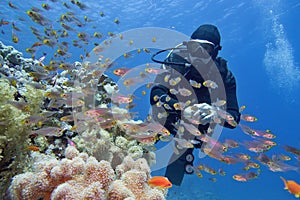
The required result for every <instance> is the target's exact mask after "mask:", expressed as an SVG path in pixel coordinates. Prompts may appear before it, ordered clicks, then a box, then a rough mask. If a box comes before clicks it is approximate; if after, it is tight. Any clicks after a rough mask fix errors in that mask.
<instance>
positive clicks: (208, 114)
mask: <svg viewBox="0 0 300 200" xmlns="http://www.w3.org/2000/svg"><path fill="white" fill-rule="evenodd" d="M183 115H184V117H185V118H187V119H188V120H190V121H194V122H195V121H198V122H199V124H203V125H204V124H207V123H208V122H210V120H211V119H212V118H213V117H214V116H215V115H216V110H215V108H214V107H213V106H211V105H209V104H207V103H200V104H194V105H192V106H189V107H187V108H185V109H184V111H183Z"/></svg>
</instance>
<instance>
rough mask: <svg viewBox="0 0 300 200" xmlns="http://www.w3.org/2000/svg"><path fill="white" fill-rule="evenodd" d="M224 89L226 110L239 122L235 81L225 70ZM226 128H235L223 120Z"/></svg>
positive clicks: (230, 73) (229, 72)
mask: <svg viewBox="0 0 300 200" xmlns="http://www.w3.org/2000/svg"><path fill="white" fill-rule="evenodd" d="M224 84H225V91H226V99H227V100H226V111H227V112H228V113H229V114H231V115H232V116H233V118H234V120H235V122H237V123H239V122H240V112H239V106H238V101H237V96H236V81H235V77H234V76H233V74H232V72H231V71H229V70H228V71H227V74H226V79H225V83H224ZM224 126H225V127H227V128H235V127H234V126H232V125H230V124H228V123H227V122H225V124H224Z"/></svg>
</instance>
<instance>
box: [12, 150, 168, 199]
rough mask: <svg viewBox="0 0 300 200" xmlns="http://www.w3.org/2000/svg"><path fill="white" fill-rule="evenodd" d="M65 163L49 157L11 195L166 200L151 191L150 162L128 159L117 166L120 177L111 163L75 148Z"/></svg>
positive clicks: (15, 180)
mask: <svg viewBox="0 0 300 200" xmlns="http://www.w3.org/2000/svg"><path fill="white" fill-rule="evenodd" d="M65 157H66V158H64V159H62V160H57V159H54V158H52V159H49V158H47V157H46V159H45V160H42V161H40V162H38V163H36V168H35V170H34V171H33V172H26V173H23V174H19V175H17V176H15V177H14V178H13V181H12V183H11V186H10V195H11V197H12V198H13V199H22V200H26V199H30V200H34V199H39V198H43V199H53V200H54V199H116V200H118V199H125V198H132V199H157V200H160V199H165V195H164V193H165V191H164V190H158V189H155V188H154V189H153V188H150V186H149V185H148V184H147V180H148V179H149V177H150V168H149V166H148V164H147V161H146V160H145V159H143V158H140V159H138V160H136V161H134V160H133V159H132V158H131V157H129V156H127V157H126V158H125V160H124V162H123V163H122V164H121V165H118V166H117V169H118V172H117V174H118V176H116V175H115V171H114V170H113V169H112V167H111V165H110V163H109V162H107V161H104V160H101V161H100V162H99V161H97V160H96V159H95V158H94V157H92V156H90V157H88V156H87V154H86V153H79V152H78V151H77V149H75V147H73V146H69V147H68V148H67V149H66V151H65Z"/></svg>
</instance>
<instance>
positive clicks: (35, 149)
mask: <svg viewBox="0 0 300 200" xmlns="http://www.w3.org/2000/svg"><path fill="white" fill-rule="evenodd" d="M27 149H28V150H30V151H39V150H40V148H39V147H38V146H27Z"/></svg>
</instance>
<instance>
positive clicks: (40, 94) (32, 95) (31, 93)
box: [24, 85, 44, 114]
mask: <svg viewBox="0 0 300 200" xmlns="http://www.w3.org/2000/svg"><path fill="white" fill-rule="evenodd" d="M25 87H26V92H25V94H24V95H25V97H26V100H27V102H28V103H29V105H30V113H31V114H34V113H38V112H39V111H40V107H41V105H42V102H43V99H44V91H43V90H38V89H35V88H33V87H31V86H30V85H26V86H25Z"/></svg>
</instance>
